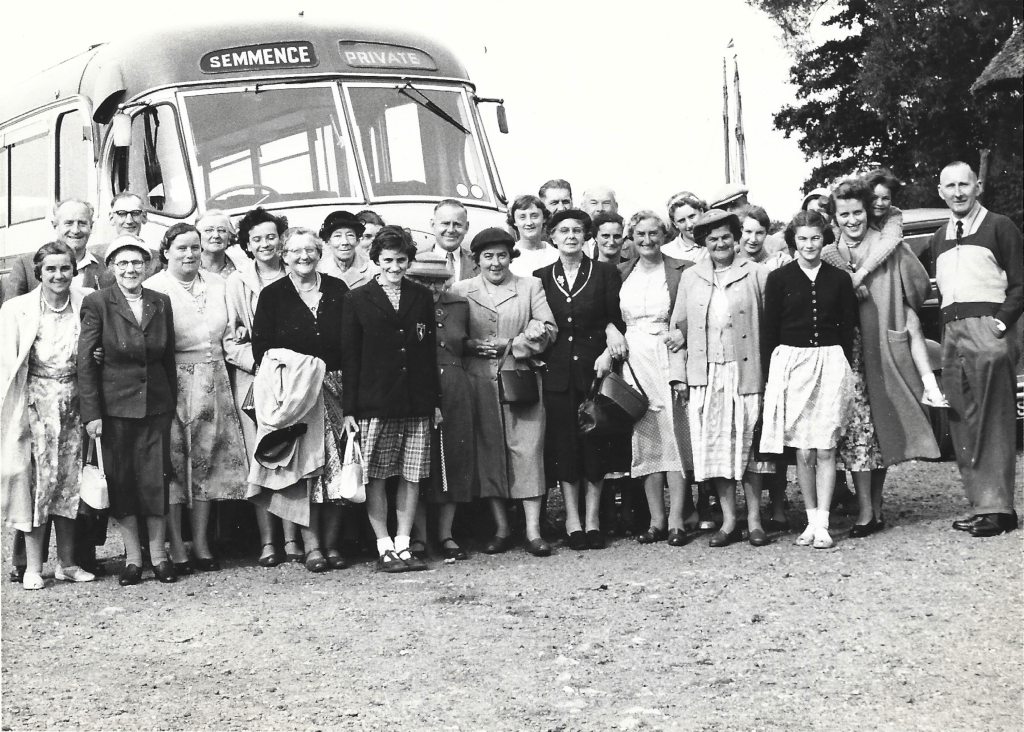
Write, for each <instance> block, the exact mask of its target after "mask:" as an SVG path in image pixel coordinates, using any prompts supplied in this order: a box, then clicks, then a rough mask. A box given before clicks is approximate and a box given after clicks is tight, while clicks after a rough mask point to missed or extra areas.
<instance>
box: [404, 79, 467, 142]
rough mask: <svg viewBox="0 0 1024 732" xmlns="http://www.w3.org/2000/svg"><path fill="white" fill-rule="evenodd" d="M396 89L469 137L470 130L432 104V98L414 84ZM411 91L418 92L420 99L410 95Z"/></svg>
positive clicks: (409, 83)
mask: <svg viewBox="0 0 1024 732" xmlns="http://www.w3.org/2000/svg"><path fill="white" fill-rule="evenodd" d="M395 88H396V89H398V93H399V94H401V95H402V96H404V97H409V99H411V100H413V101H414V102H416V104H418V105H420V106H421V107H423V108H424V109H426V110H429V111H431V112H433V113H434V114H435V115H437V116H438V117H440V118H441V119H443V120H444V121H445V122H447V123H448V124H450V125H451V126H452V127H455V128H456V129H458V130H461V131H462V132H463V133H464V134H467V135H468V134H469V130H468V129H466V128H465V127H464V126H463V125H462V123H461V122H459V121H458V120H457V119H455V118H454V117H452V116H451V115H450V114H448V113H447V112H445V111H444V110H443V109H442V108H441V107H439V106H438V105H437V104H435V103H434V102H432V101H431V100H430V98H429V97H428V96H427V95H426V94H424V93H423V92H422V91H420V90H419V89H417V88H416V87H414V86H413V85H412V82H406V84H405V86H398V87H395ZM410 90H411V91H414V92H416V93H417V94H419V96H420V98H417V97H414V96H413V95H412V94H411V93H410Z"/></svg>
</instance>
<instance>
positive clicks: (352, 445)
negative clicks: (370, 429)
mask: <svg viewBox="0 0 1024 732" xmlns="http://www.w3.org/2000/svg"><path fill="white" fill-rule="evenodd" d="M338 479H339V480H340V481H341V486H340V492H341V497H342V498H344V499H346V500H348V501H352V503H363V502H365V501H366V487H365V486H364V484H363V450H362V447H361V446H360V444H359V434H358V433H356V432H351V433H349V435H348V441H347V443H346V444H345V454H344V455H343V456H342V459H341V475H340V476H339V478H338Z"/></svg>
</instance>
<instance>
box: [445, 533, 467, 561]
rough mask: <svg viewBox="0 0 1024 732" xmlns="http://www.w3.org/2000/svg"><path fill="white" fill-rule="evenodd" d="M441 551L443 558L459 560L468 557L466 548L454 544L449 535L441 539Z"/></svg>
mask: <svg viewBox="0 0 1024 732" xmlns="http://www.w3.org/2000/svg"><path fill="white" fill-rule="evenodd" d="M449 544H450V545H451V546H449ZM441 553H442V554H444V558H445V559H457V560H459V561H463V560H466V559H469V555H468V554H466V550H465V549H463V548H462V547H461V546H459V545H458V544H456V543H455V540H454V539H452V538H451V537H450V536H449V537H448V538H447V539H441Z"/></svg>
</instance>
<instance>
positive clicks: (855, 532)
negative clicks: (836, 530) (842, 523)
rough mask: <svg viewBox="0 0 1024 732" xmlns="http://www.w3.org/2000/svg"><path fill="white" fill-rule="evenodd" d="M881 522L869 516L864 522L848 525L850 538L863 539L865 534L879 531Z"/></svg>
mask: <svg viewBox="0 0 1024 732" xmlns="http://www.w3.org/2000/svg"><path fill="white" fill-rule="evenodd" d="M881 530H882V524H881V523H879V522H878V521H876V520H875V518H874V517H872V518H871V520H870V521H868V522H867V523H866V524H854V525H853V526H851V527H850V538H851V539H863V538H864V537H865V536H871V535H872V534H874V533H876V532H878V531H881Z"/></svg>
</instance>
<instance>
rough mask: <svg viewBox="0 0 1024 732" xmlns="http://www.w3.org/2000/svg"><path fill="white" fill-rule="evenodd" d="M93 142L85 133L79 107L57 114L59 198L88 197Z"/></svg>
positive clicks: (86, 198)
mask: <svg viewBox="0 0 1024 732" xmlns="http://www.w3.org/2000/svg"><path fill="white" fill-rule="evenodd" d="M91 167H92V143H91V142H89V140H87V139H86V138H85V135H83V134H82V117H81V115H80V114H79V112H78V111H77V110H76V111H74V112H65V113H64V114H62V115H60V117H58V118H57V191H56V193H57V196H56V198H57V200H58V201H63V200H64V199H66V198H77V199H79V200H81V201H88V200H89V198H90V196H89V168H91Z"/></svg>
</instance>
